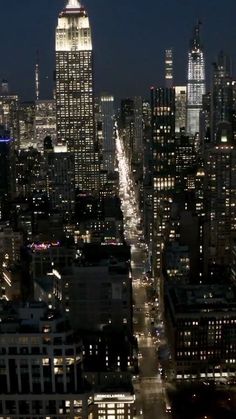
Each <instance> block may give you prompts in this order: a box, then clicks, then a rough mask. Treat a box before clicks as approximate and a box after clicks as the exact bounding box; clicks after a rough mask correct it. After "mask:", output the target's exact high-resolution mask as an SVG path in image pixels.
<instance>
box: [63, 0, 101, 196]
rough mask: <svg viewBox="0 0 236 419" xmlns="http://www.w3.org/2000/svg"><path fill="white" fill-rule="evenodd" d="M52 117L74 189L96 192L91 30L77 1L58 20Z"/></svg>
mask: <svg viewBox="0 0 236 419" xmlns="http://www.w3.org/2000/svg"><path fill="white" fill-rule="evenodd" d="M56 113H57V135H58V138H59V140H60V141H61V142H63V143H65V145H67V149H68V151H69V152H71V153H72V155H73V156H74V175H75V178H74V179H75V188H76V189H78V190H80V191H88V192H92V191H98V189H99V158H98V149H97V142H96V136H95V120H94V98H93V48H92V38H91V28H90V23H89V18H88V14H87V12H86V10H85V8H84V7H83V6H81V4H80V3H79V1H78V0H68V2H67V5H66V6H65V9H64V10H63V11H62V12H61V13H60V15H59V17H58V24H57V28H56Z"/></svg>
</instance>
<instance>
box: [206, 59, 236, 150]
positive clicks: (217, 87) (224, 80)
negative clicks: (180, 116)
mask: <svg viewBox="0 0 236 419" xmlns="http://www.w3.org/2000/svg"><path fill="white" fill-rule="evenodd" d="M222 122H228V123H229V124H232V123H233V84H232V75H231V59H230V57H229V56H228V55H226V54H225V53H224V52H223V51H221V52H220V53H219V55H218V59H217V62H216V63H214V64H213V86H212V100H211V140H212V142H214V143H216V137H217V131H218V127H219V126H221V123H222Z"/></svg>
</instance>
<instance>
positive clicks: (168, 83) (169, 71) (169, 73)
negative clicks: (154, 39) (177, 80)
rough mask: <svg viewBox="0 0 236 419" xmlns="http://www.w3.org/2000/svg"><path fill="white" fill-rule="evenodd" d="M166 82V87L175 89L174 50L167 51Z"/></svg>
mask: <svg viewBox="0 0 236 419" xmlns="http://www.w3.org/2000/svg"><path fill="white" fill-rule="evenodd" d="M165 82H166V87H167V88H170V87H173V55H172V49H166V50H165Z"/></svg>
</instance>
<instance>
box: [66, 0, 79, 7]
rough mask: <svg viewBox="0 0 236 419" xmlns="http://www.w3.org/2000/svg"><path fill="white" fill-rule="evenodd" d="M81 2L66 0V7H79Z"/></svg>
mask: <svg viewBox="0 0 236 419" xmlns="http://www.w3.org/2000/svg"><path fill="white" fill-rule="evenodd" d="M80 7H81V4H80V2H79V0H68V2H67V5H66V9H80Z"/></svg>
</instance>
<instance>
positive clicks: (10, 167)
mask: <svg viewBox="0 0 236 419" xmlns="http://www.w3.org/2000/svg"><path fill="white" fill-rule="evenodd" d="M14 147H15V145H14V140H13V139H12V138H3V137H1V138H0V219H2V218H3V219H4V218H7V217H8V216H9V205H10V201H11V200H12V199H13V198H14V193H15V182H16V180H15V155H14V149H15V148H14Z"/></svg>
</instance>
